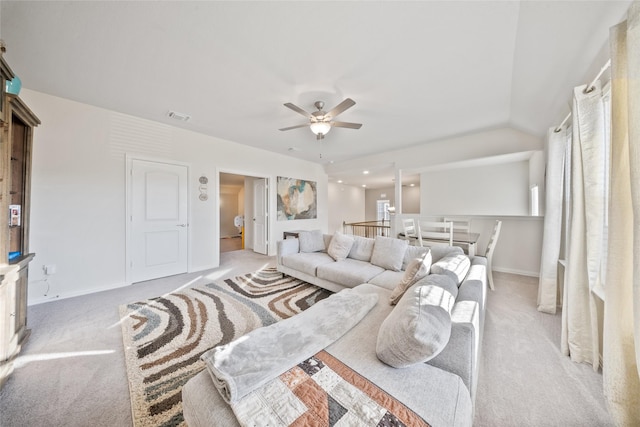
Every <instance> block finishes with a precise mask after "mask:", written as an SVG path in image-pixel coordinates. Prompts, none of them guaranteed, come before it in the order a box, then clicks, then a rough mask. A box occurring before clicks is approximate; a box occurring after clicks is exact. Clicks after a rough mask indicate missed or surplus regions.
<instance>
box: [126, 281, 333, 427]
mask: <svg viewBox="0 0 640 427" xmlns="http://www.w3.org/2000/svg"><path fill="white" fill-rule="evenodd" d="M329 295H330V292H329V291H325V290H323V289H320V288H318V287H316V286H313V285H310V284H308V283H305V282H302V281H301V280H298V279H294V278H292V277H284V278H283V277H282V274H281V273H278V272H277V271H276V270H275V269H266V270H262V271H258V272H256V273H252V274H247V275H244V276H238V277H236V278H234V279H227V280H224V281H221V282H219V283H210V284H208V285H205V286H202V287H197V288H189V289H185V290H182V291H180V292H176V293H172V294H168V295H164V296H162V297H157V298H153V299H150V300H147V301H140V302H135V303H131V304H127V305H123V306H121V307H120V317H121V319H122V321H121V324H122V336H123V341H124V349H125V359H126V365H127V376H128V378H129V391H130V394H131V409H132V414H133V423H134V426H145V427H146V426H180V425H185V423H184V419H183V417H182V386H183V385H184V384H185V383H186V382H187V381H188V380H189V379H190V378H191V377H193V376H194V375H195V374H197V373H198V372H200V371H201V370H202V369H204V362H202V361H201V360H200V355H201V354H202V353H203V352H205V351H207V350H209V349H210V348H212V347H215V346H217V345H221V344H226V343H228V342H230V341H232V340H233V339H235V338H237V337H240V336H242V335H244V334H245V333H247V332H249V331H251V330H253V329H255V328H258V327H260V326H266V325H269V324H271V323H274V322H277V321H279V320H281V319H285V318H287V317H290V316H292V315H294V314H297V313H299V312H301V311H303V310H305V309H307V308H308V307H310V306H311V305H313V304H315V303H316V302H318V301H320V300H322V299H324V298H326V297H328V296H329Z"/></svg>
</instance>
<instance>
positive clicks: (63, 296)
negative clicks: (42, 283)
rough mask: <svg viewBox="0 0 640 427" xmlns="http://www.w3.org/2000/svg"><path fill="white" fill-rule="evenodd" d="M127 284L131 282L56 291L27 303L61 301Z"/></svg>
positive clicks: (30, 304) (29, 304) (37, 303)
mask: <svg viewBox="0 0 640 427" xmlns="http://www.w3.org/2000/svg"><path fill="white" fill-rule="evenodd" d="M125 286H129V284H128V283H124V282H122V283H117V284H114V285H111V286H103V287H101V288H91V289H83V290H81V291H76V292H69V293H61V294H55V292H52V293H53V294H55V295H49V296H43V297H38V298H34V299H29V302H28V304H27V305H28V306H32V305H39V304H45V303H48V302H53V301H59V300H61V299H68V298H74V297H81V296H83V295H89V294H95V293H96V292H104V291H110V290H112V289H118V288H124V287H125Z"/></svg>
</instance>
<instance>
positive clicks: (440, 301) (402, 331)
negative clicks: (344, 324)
mask: <svg viewBox="0 0 640 427" xmlns="http://www.w3.org/2000/svg"><path fill="white" fill-rule="evenodd" d="M454 302H455V297H454V296H453V295H451V293H449V292H448V291H446V290H445V289H444V288H441V287H439V286H434V285H414V286H413V287H411V288H410V289H409V290H408V291H407V292H406V293H405V294H404V296H403V297H402V298H401V299H400V301H399V302H398V305H397V306H396V307H395V308H394V309H393V311H392V312H391V313H390V314H389V316H387V318H386V319H385V320H384V321H383V322H382V325H380V330H379V331H378V340H377V343H376V354H377V355H378V358H379V359H380V360H381V361H382V362H384V363H386V364H387V365H389V366H392V367H394V368H405V367H407V366H411V365H414V364H416V363H422V362H426V361H428V360H430V359H432V358H434V357H435V356H437V355H438V354H439V353H440V352H441V351H442V350H443V349H444V348H445V346H446V345H447V343H448V342H449V337H450V335H451V309H452V307H453V304H454Z"/></svg>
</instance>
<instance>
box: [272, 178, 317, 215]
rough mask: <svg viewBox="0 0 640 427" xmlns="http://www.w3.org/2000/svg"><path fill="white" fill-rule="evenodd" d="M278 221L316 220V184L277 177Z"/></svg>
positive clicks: (314, 182)
mask: <svg viewBox="0 0 640 427" xmlns="http://www.w3.org/2000/svg"><path fill="white" fill-rule="evenodd" d="M276 195H277V218H278V221H291V220H297V219H317V218H318V184H317V182H316V181H309V180H306V179H299V178H289V177H285V176H278V177H277V182H276Z"/></svg>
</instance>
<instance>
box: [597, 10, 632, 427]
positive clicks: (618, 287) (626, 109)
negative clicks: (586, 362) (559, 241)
mask: <svg viewBox="0 0 640 427" xmlns="http://www.w3.org/2000/svg"><path fill="white" fill-rule="evenodd" d="M610 50H611V130H612V135H611V172H610V173H611V190H610V203H609V244H608V252H609V255H608V259H607V283H606V285H605V305H604V331H603V368H602V370H603V385H604V394H605V398H606V400H607V405H608V408H609V412H610V414H611V415H612V417H613V419H614V421H615V422H616V424H617V425H620V426H638V425H640V370H639V367H640V262H639V261H640V2H638V1H635V2H634V3H632V4H631V7H630V8H629V12H628V17H627V21H625V22H622V23H621V24H619V25H617V26H615V27H613V28H612V29H611V32H610Z"/></svg>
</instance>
